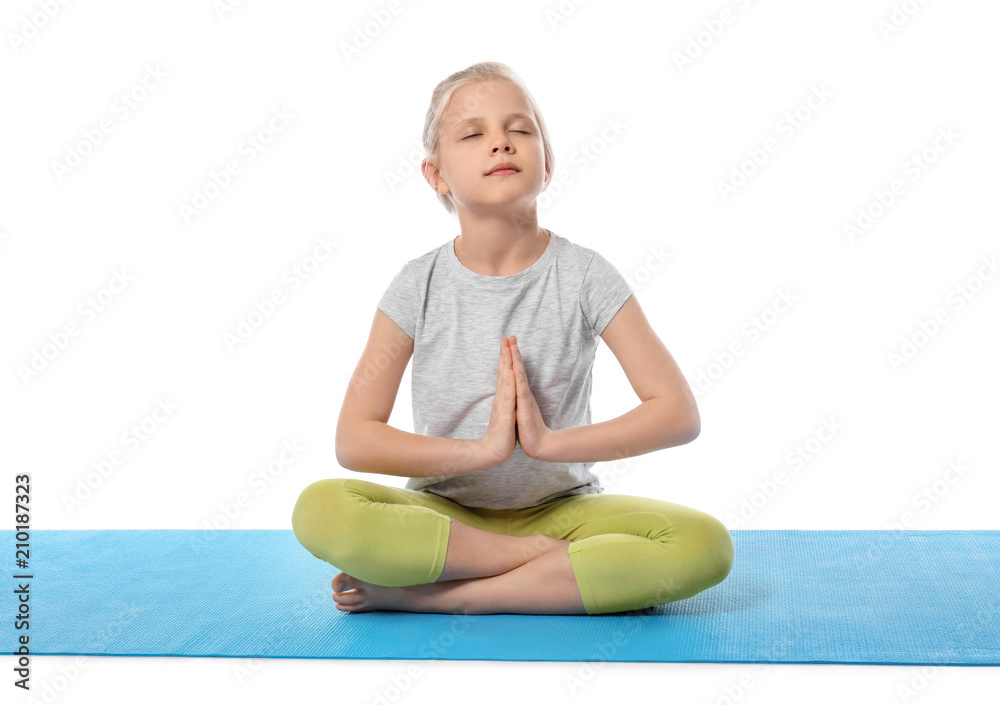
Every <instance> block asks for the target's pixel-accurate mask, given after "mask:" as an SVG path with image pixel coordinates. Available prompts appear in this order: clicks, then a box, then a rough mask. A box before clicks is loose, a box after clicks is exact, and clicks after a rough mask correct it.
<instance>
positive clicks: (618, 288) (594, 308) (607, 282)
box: [580, 252, 632, 338]
mask: <svg viewBox="0 0 1000 705" xmlns="http://www.w3.org/2000/svg"><path fill="white" fill-rule="evenodd" d="M631 295H632V288H631V287H630V286H629V285H628V282H627V281H625V277H623V276H622V275H621V272H619V271H618V270H617V269H615V266H614V265H613V264H611V263H610V262H609V261H608V260H607V259H605V258H604V257H603V256H602V255H601V253H600V252H595V253H594V258H593V259H592V260H591V262H590V266H589V267H588V268H587V273H586V274H585V275H584V277H583V288H582V290H581V291H580V306H581V307H582V308H583V315H584V317H585V318H586V319H587V323H588V324H590V328H591V330H592V331H593V334H594V337H595V338H596V337H597V336H599V335H600V334H601V333H603V332H604V329H605V327H607V325H608V324H609V323H611V319H612V318H614V317H615V314H616V313H618V310H619V309H620V308H621V307H622V306H624V305H625V302H626V301H627V300H628V298H629V297H630V296H631Z"/></svg>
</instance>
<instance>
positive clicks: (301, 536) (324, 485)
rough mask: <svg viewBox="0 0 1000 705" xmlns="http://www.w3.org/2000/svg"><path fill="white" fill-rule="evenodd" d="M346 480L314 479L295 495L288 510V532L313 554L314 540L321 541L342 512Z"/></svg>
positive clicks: (345, 493) (345, 495) (315, 542)
mask: <svg viewBox="0 0 1000 705" xmlns="http://www.w3.org/2000/svg"><path fill="white" fill-rule="evenodd" d="M347 482H349V480H348V479H347V478H328V479H325V480H317V481H316V482H314V483H312V484H311V485H308V486H307V487H306V488H305V489H304V490H302V492H301V493H300V494H299V498H298V499H297V500H296V502H295V507H294V508H293V509H292V531H293V532H294V533H295V538H297V539H298V540H299V543H301V544H302V545H303V546H305V547H306V548H307V549H309V551H310V552H312V553H313V554H314V555H315V553H316V552H315V550H314V548H315V547H316V545H317V541H323V539H324V538H328V537H327V536H325V535H326V534H328V533H329V532H330V527H331V524H333V523H335V522H336V521H337V520H338V519H341V518H342V517H343V515H344V512H345V505H344V501H345V498H346V497H347V487H346V483H347Z"/></svg>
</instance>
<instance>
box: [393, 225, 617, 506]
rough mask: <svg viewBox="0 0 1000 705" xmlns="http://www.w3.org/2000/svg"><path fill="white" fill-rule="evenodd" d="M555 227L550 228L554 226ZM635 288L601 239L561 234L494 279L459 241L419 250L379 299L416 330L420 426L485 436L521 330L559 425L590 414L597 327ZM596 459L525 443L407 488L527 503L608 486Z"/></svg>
mask: <svg viewBox="0 0 1000 705" xmlns="http://www.w3.org/2000/svg"><path fill="white" fill-rule="evenodd" d="M550 232H551V231H550ZM631 294H632V290H631V289H630V287H629V285H628V283H627V282H626V281H625V278H624V277H623V276H622V275H621V274H620V273H619V272H618V270H617V269H615V267H614V265H612V264H611V263H610V262H608V260H606V259H605V258H604V257H602V256H601V255H600V254H599V253H597V252H595V251H594V250H592V249H589V248H586V247H582V246H580V245H575V244H573V243H572V242H570V241H569V240H567V239H566V238H564V237H560V236H559V235H556V234H555V233H551V236H550V238H549V243H548V246H547V247H546V249H545V252H544V253H543V254H542V256H541V257H540V258H539V259H538V261H536V262H535V263H534V264H532V265H531V266H530V267H528V268H527V269H525V270H522V271H520V272H517V273H516V274H511V275H510V276H506V277H491V276H486V275H483V274H477V273H476V272H473V271H472V270H471V269H468V268H467V267H466V266H465V265H463V264H462V262H461V261H460V260H459V259H458V257H457V256H456V255H455V241H454V240H449V241H448V242H446V243H445V244H443V245H441V246H440V247H436V248H435V249H433V250H431V251H430V252H428V253H426V254H424V255H422V256H420V257H417V258H415V259H412V260H410V261H409V262H407V263H406V264H405V265H403V268H402V269H400V270H399V272H398V273H397V274H396V276H395V277H394V278H393V280H392V282H391V283H390V284H389V288H388V289H387V290H386V292H385V294H383V296H382V298H381V300H380V301H379V303H378V308H379V309H381V310H382V311H383V312H385V314H386V315H387V316H389V318H391V319H392V320H393V321H395V322H396V324H397V325H398V326H399V327H400V328H402V329H403V331H405V332H406V334H407V335H409V336H410V337H411V338H412V339H413V341H414V342H413V357H412V358H411V360H412V364H413V369H412V385H413V386H412V396H413V425H414V432H415V433H419V434H421V435H425V436H436V437H438V438H481V437H482V436H483V434H485V433H486V429H487V428H488V427H489V419H490V411H491V409H492V408H493V398H494V396H495V395H496V381H497V365H498V363H499V360H500V339H501V338H502V337H506V336H510V335H516V336H517V344H518V348H519V350H520V351H521V357H522V359H523V360H524V369H525V372H526V373H527V376H528V384H529V385H530V387H531V392H532V394H534V396H535V400H536V401H537V402H538V408H539V410H540V411H541V414H542V418H543V419H544V421H545V424H546V425H547V426H548V427H549V428H550V429H563V428H573V427H575V426H585V425H588V424H590V423H591V417H590V393H591V382H592V377H591V370H592V368H593V364H594V354H595V352H596V350H597V345H598V342H599V340H598V336H600V334H601V333H602V332H603V331H604V328H605V326H607V324H608V323H609V322H610V321H611V319H612V318H614V316H615V314H616V313H617V312H618V310H619V309H620V308H621V307H622V305H624V303H625V301H626V300H627V299H628V297H629V296H630V295H631ZM593 465H594V463H592V462H589V463H550V462H544V461H540V460H535V459H534V458H530V457H528V456H527V455H525V454H524V451H522V450H521V446H520V444H515V446H514V454H513V456H511V458H510V459H509V460H508V461H507V462H505V463H502V464H501V465H497V466H496V467H493V468H489V469H486V470H479V471H477V472H471V473H463V474H444V475H435V476H432V477H411V478H409V481H408V482H407V483H406V488H407V489H411V490H420V491H423V492H432V493H434V494H437V495H440V496H442V497H447V498H448V499H451V500H453V501H455V502H458V503H459V504H462V505H465V506H468V507H485V508H488V509H520V508H525V507H534V506H536V505H538V504H541V503H542V502H546V501H548V500H551V499H556V498H557V497H562V496H566V495H576V494H594V493H600V492H603V491H604V488H603V487H602V486H601V483H600V481H599V480H598V478H597V476H596V475H595V474H593V473H592V472H590V468H591V467H592V466H593Z"/></svg>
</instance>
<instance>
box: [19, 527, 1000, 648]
mask: <svg viewBox="0 0 1000 705" xmlns="http://www.w3.org/2000/svg"><path fill="white" fill-rule="evenodd" d="M0 534H2V537H3V540H4V542H5V543H4V555H6V556H10V557H11V560H13V557H14V555H15V554H14V550H15V548H14V543H15V538H14V532H13V531H3V532H0ZM732 535H733V541H734V544H735V548H736V554H735V560H734V563H733V570H732V573H730V575H729V577H728V578H726V580H725V581H723V582H722V583H720V584H718V585H716V586H714V587H712V588H710V589H708V590H706V591H704V592H702V593H700V594H698V595H695V596H693V597H690V598H687V599H685V600H680V601H677V602H673V603H669V604H666V605H659V606H657V607H651V608H648V609H645V610H637V611H633V612H626V613H616V614H608V615H515V614H494V615H465V616H462V615H446V614H416V613H411V612H367V613H356V614H351V613H345V612H341V611H339V610H337V609H336V608H335V603H334V602H333V599H332V597H331V595H332V589H331V587H330V580H331V579H332V578H333V576H334V575H335V574H336V573H337V572H339V571H338V570H337V569H336V568H334V567H333V566H331V565H329V564H327V563H324V562H323V561H320V560H318V559H317V558H314V557H313V556H312V555H311V554H310V553H309V552H308V551H306V550H305V549H304V548H302V546H301V545H300V544H299V543H298V542H297V541H296V540H295V536H294V535H293V533H292V532H291V530H229V531H218V532H211V531H197V530H113V531H54V530H40V531H33V532H31V537H30V539H31V555H30V561H29V565H28V568H27V569H26V570H25V569H13V570H11V571H9V572H7V578H6V582H7V583H8V586H7V587H4V588H2V589H3V592H4V594H5V595H6V598H5V600H6V601H7V604H8V607H7V609H6V610H4V612H5V614H7V615H8V618H6V619H3V620H2V621H0V624H2V626H0V649H2V650H0V653H4V654H11V653H14V652H16V650H17V646H18V642H17V638H18V637H19V636H20V635H23V634H28V635H29V636H30V641H29V646H30V650H31V654H33V655H38V654H93V655H119V656H232V657H276V658H281V657H287V658H360V659H455V660H497V661H654V662H684V661H702V662H771V663H858V664H901V665H910V664H913V665H923V664H937V665H989V666H996V665H1000V531H981V530H980V531H916V530H909V531H890V530H884V531H806V530H788V531H777V530H740V531H733V532H732ZM21 574H30V575H32V576H33V577H32V578H30V579H17V578H14V577H11V576H13V575H21ZM623 579H625V580H627V577H625V576H623ZM24 583H28V585H27V590H28V592H27V593H24V592H21V593H15V592H14V591H15V590H18V589H19V586H20V587H23V586H24ZM25 594H27V595H29V601H28V602H27V603H26V604H27V610H28V617H29V620H28V622H29V627H30V628H29V629H27V630H24V629H20V630H19V629H16V628H15V620H14V619H11V618H10V616H12V615H13V614H15V613H17V610H18V609H19V606H18V605H19V603H18V598H19V596H22V595H25Z"/></svg>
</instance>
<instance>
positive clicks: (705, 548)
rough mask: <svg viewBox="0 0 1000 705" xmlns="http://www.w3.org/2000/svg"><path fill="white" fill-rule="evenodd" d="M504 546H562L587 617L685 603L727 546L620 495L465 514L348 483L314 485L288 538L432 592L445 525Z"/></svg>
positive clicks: (664, 510) (684, 514)
mask: <svg viewBox="0 0 1000 705" xmlns="http://www.w3.org/2000/svg"><path fill="white" fill-rule="evenodd" d="M452 519H457V520H458V521H460V522H462V523H464V524H468V525H469V526H473V527H475V528H477V529H485V530H486V531H492V532H495V533H498V534H506V535H509V536H534V535H537V534H543V535H545V536H551V537H554V538H557V539H568V540H569V541H571V543H570V544H569V556H570V561H571V563H572V565H573V575H574V577H575V578H576V583H577V585H578V587H579V588H580V595H581V597H582V598H583V604H584V607H585V608H586V610H587V614H603V613H607V612H623V611H628V610H634V609H641V608H644V607H652V606H654V605H660V604H664V603H667V602H673V601H674V600H680V599H683V598H686V597H691V596H692V595H695V594H697V593H699V592H701V591H702V590H705V589H706V588H709V587H712V586H713V585H716V584H717V583H720V582H722V580H724V579H725V578H726V576H727V575H729V571H730V568H731V567H732V563H733V539H732V536H731V535H730V534H729V530H728V529H726V527H725V526H724V525H723V524H722V522H720V521H719V520H718V519H716V518H715V517H713V516H710V515H709V514H705V513H704V512H700V511H698V510H697V509H691V508H689V507H684V506H681V505H679V504H673V503H671V502H664V501H662V500H658V499H649V498H646V497H633V496H631V495H622V494H607V493H605V494H583V495H572V496H569V497H561V498H559V499H553V500H550V501H548V502H544V503H543V504H540V505H538V506H535V507H527V508H523V509H483V508H479V507H466V506H463V505H461V504H458V503H457V502H454V501H452V500H450V499H447V498H445V497H441V496H439V495H435V494H432V493H430V492H419V491H416V490H407V489H403V488H397V487H386V486H383V485H379V484H376V483H374V482H367V481H365V480H359V479H354V478H347V479H345V478H337V479H328V480H319V481H317V482H314V483H312V484H311V485H309V486H308V487H306V488H305V490H303V491H302V494H301V495H299V498H298V501H297V502H296V503H295V508H294V510H293V511H292V528H293V530H294V531H295V536H296V538H297V539H298V540H299V542H300V543H301V544H302V545H303V546H304V547H305V548H306V549H307V550H308V551H309V552H310V553H312V554H313V555H314V556H316V557H317V558H320V559H322V560H324V561H326V562H327V563H331V564H332V565H334V566H336V567H337V568H339V569H340V570H342V571H344V572H345V573H347V574H348V575H351V576H353V577H355V578H358V579H359V580H363V581H365V582H368V583H372V584H374V585H386V586H402V585H421V584H424V583H433V582H436V581H437V579H438V578H439V577H440V576H441V573H442V571H443V570H444V563H445V557H446V556H447V553H448V537H449V535H450V531H451V520H452Z"/></svg>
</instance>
